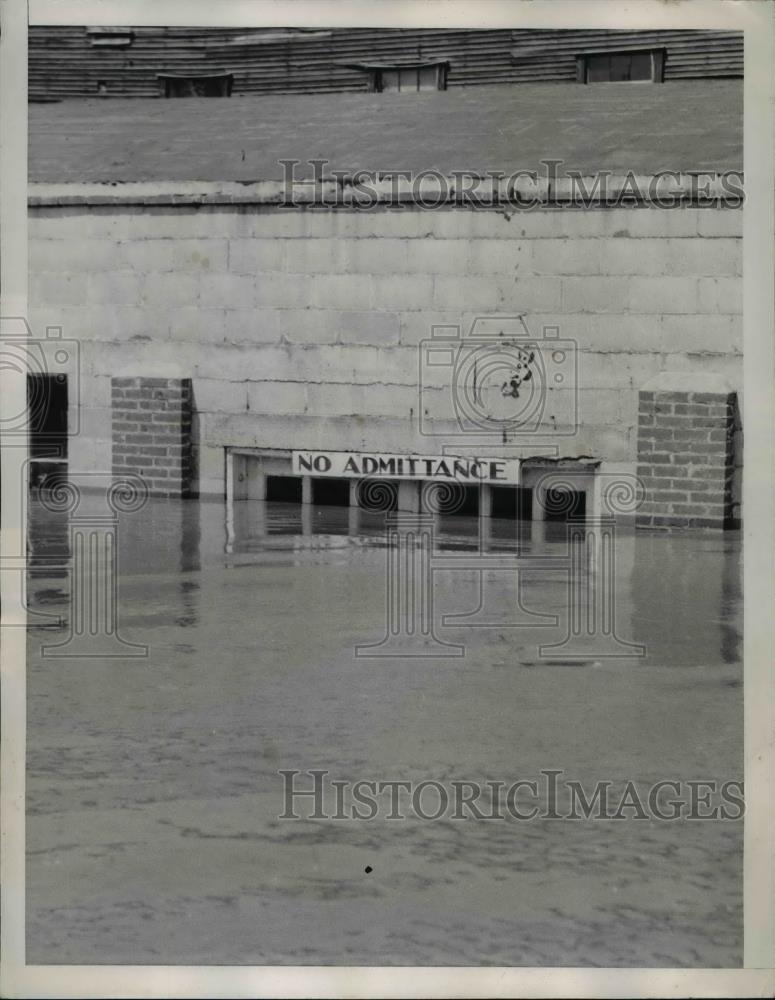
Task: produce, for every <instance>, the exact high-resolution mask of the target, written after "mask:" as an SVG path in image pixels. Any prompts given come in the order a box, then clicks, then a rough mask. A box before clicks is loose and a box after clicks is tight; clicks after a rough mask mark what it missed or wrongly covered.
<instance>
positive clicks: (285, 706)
mask: <svg viewBox="0 0 775 1000" xmlns="http://www.w3.org/2000/svg"><path fill="white" fill-rule="evenodd" d="M30 510H31V516H30V536H31V550H32V551H33V552H34V553H35V555H34V560H33V561H34V565H33V566H32V567H31V578H32V579H33V580H34V586H32V587H31V588H30V597H31V600H32V601H33V602H34V603H36V604H37V605H38V606H39V607H41V608H43V606H44V605H45V607H46V608H47V609H50V608H51V606H52V603H51V602H53V603H54V604H56V603H57V602H59V603H60V604H61V606H62V609H63V611H64V612H65V613H66V612H67V603H66V600H67V597H68V595H69V588H70V581H69V579H68V578H67V576H63V575H62V574H63V573H64V574H66V573H67V568H68V550H67V537H68V535H67V525H66V520H63V518H62V517H61V516H55V515H52V514H51V513H50V512H46V511H40V510H36V509H35V505H34V503H31V506H30ZM433 526H434V532H435V536H436V540H437V542H438V544H437V546H436V549H435V550H434V553H433V558H434V560H435V561H437V562H438V565H439V566H441V568H437V569H435V570H434V574H435V576H434V581H435V587H436V590H437V608H436V612H437V616H436V625H437V627H438V628H439V630H440V634H441V635H442V636H443V639H444V640H445V641H447V642H449V643H461V644H465V646H466V655H465V656H463V657H459V658H457V659H455V658H451V657H450V658H446V659H445V658H440V659H434V660H428V661H425V662H423V661H422V660H414V661H409V660H408V659H401V658H400V657H396V658H394V659H392V660H388V661H384V660H371V661H369V662H368V663H367V662H365V661H364V660H358V659H356V658H355V657H354V655H353V649H354V647H355V645H356V644H368V643H374V642H379V640H380V638H381V636H382V635H383V634H384V628H385V593H386V552H385V549H384V546H385V530H384V519H383V518H382V517H381V516H380V515H377V514H373V513H369V512H363V511H359V510H357V509H353V508H332V507H314V506H306V507H298V506H292V505H288V504H283V503H265V504H264V503H258V502H252V501H251V502H244V503H238V504H235V505H234V507H233V509H232V510H231V511H227V510H226V509H225V506H224V504H223V503H219V502H215V501H214V502H203V503H197V502H192V501H183V502H176V501H168V500H165V501H151V502H149V503H148V504H147V505H146V506H145V507H144V508H143V509H142V510H141V511H139V512H138V513H136V514H131V515H122V516H121V518H120V520H119V529H118V542H119V547H120V552H119V576H120V579H119V597H120V608H119V613H120V626H121V634H122V636H124V637H125V638H126V639H127V640H128V641H132V642H136V643H144V644H147V646H148V649H149V656H148V658H147V659H144V660H138V661H136V662H132V663H128V662H127V661H122V660H120V659H117V660H112V661H109V660H99V659H96V658H95V659H93V660H90V661H86V660H84V661H79V660H74V661H70V662H68V663H67V664H65V665H64V666H63V664H62V661H57V660H48V659H46V658H44V657H43V656H41V653H40V648H41V643H42V641H43V640H42V638H41V636H42V631H39V632H34V633H33V632H31V633H30V645H29V656H28V667H29V669H28V674H29V676H28V693H29V700H28V729H27V732H28V748H29V757H28V772H27V777H28V783H27V788H28V825H27V829H28V846H29V852H30V853H29V858H28V881H27V885H28V892H29V895H28V899H27V912H28V919H29V924H28V926H29V928H30V932H29V938H28V953H29V954H30V955H31V956H32V959H33V960H34V961H36V962H54V961H61V962H64V963H68V962H72V963H84V964H93V963H94V962H100V961H102V962H106V961H110V962H118V963H119V964H121V963H123V962H126V961H135V962H137V961H143V962H146V963H154V962H156V963H158V964H178V963H186V962H196V963H200V964H208V963H216V962H221V963H225V964H239V963H240V962H248V961H252V962H254V963H255V964H262V962H263V963H266V962H269V963H271V962H277V963H280V964H282V963H286V962H290V963H298V962H302V963H303V962H309V963H313V964H325V963H331V964H380V963H383V964H399V965H400V964H404V965H407V964H413V963H416V962H419V963H420V964H422V963H432V962H442V963H443V964H455V963H465V964H481V963H490V964H503V965H508V964H530V963H532V964H546V965H552V964H554V965H557V964H560V963H562V962H563V961H568V960H569V951H568V948H569V945H568V941H572V942H576V944H575V945H573V949H574V950H573V951H572V960H573V962H574V964H580V965H584V964H587V965H588V964H595V965H603V966H605V965H612V964H617V963H619V964H623V963H627V964H629V965H635V966H637V965H644V964H646V965H658V966H666V965H698V966H700V965H714V964H716V965H734V964H738V963H739V962H740V955H741V940H742V930H741V928H742V918H741V912H742V911H741V899H742V893H741V886H742V881H741V866H740V858H741V856H742V829H741V825H740V824H723V823H703V824H697V823H681V824H666V823H663V824H653V823H643V824H639V823H622V824H618V823H617V824H611V823H579V824H570V823H560V824H557V823H552V822H551V821H547V822H537V823H530V824H516V825H515V824H503V825H499V826H498V829H497V830H496V829H494V827H495V826H496V824H487V823H476V822H471V823H442V822H440V823H415V824H409V823H403V824H394V823H390V822H386V823H381V822H379V821H376V822H374V823H369V824H360V825H357V824H353V823H345V824H335V823H328V824H319V825H316V824H315V823H312V822H309V823H304V824H299V825H294V824H290V825H289V824H283V823H279V822H278V820H277V816H278V814H279V813H280V812H281V811H282V809H283V801H282V785H281V783H280V782H279V781H278V775H277V771H278V768H297V769H299V770H306V769H308V768H310V767H322V768H326V769H328V770H329V771H330V773H331V775H332V776H333V777H343V778H366V779H375V780H379V779H383V778H384V779H395V778H396V777H400V778H402V779H403V778H414V779H422V780H424V779H436V780H438V779H443V780H447V779H450V778H459V779H479V780H481V779H482V778H483V777H492V778H495V779H504V780H506V781H509V780H515V779H517V778H527V779H532V778H534V777H535V776H536V774H537V773H538V771H539V769H541V768H547V767H549V768H551V767H559V768H564V769H565V771H566V773H568V775H569V777H571V778H573V779H578V780H582V781H584V782H585V784H586V786H587V787H588V788H590V787H591V785H590V784H589V783H590V782H593V781H597V780H609V779H610V780H613V781H624V780H629V779H630V778H632V779H633V780H636V781H638V782H645V783H648V782H653V781H656V780H661V779H673V778H680V779H682V780H684V779H691V780H696V779H704V778H706V777H712V778H719V779H722V780H725V779H736V778H739V777H740V776H741V773H742V692H741V690H740V689H739V687H738V686H736V685H739V682H740V678H741V671H740V667H739V659H738V658H739V656H740V654H741V644H740V629H741V623H742V615H741V610H742V600H741V590H740V549H739V545H740V539H739V535H737V534H727V535H723V536H722V535H702V534H690V533H685V534H680V533H675V534H648V533H637V534H636V533H633V532H628V531H626V530H624V529H618V530H617V534H616V552H615V555H616V570H617V573H616V580H617V589H616V616H617V623H620V624H621V634H622V636H623V637H625V638H627V639H628V640H633V641H636V642H640V643H642V644H643V645H645V646H646V649H647V655H646V656H645V657H644V658H643V659H642V660H637V661H633V660H628V659H626V658H621V659H615V658H614V659H611V660H608V661H605V662H601V661H592V660H587V661H583V662H582V661H581V660H578V661H576V660H575V659H572V658H567V660H565V661H559V662H557V663H550V662H546V661H541V660H539V659H538V658H537V657H536V653H535V649H536V647H537V646H538V645H539V644H541V643H551V642H554V641H556V640H557V639H558V638H561V632H560V633H559V634H558V628H560V627H561V626H562V624H563V622H565V621H566V620H567V613H566V611H567V604H568V593H569V586H570V583H572V581H573V571H571V570H569V568H568V564H567V551H568V543H567V537H566V531H565V529H564V527H563V526H562V525H558V524H551V523H550V524H542V523H539V522H524V523H521V524H519V523H516V522H513V521H508V520H499V519H493V520H490V521H489V522H483V523H482V524H481V525H480V523H479V522H478V520H477V519H476V518H470V517H446V518H443V519H442V518H439V519H437V520H436V521H435V522H434V525H433ZM46 553H48V554H49V555H50V556H51V560H50V561H48V562H47V561H45V560H44V555H45V554H46ZM480 553H481V554H482V555H483V557H485V558H487V559H490V560H491V562H490V563H488V564H487V568H485V569H482V568H481V567H479V568H477V566H478V564H477V562H476V560H477V558H479V555H480ZM514 555H518V556H519V557H520V558H521V557H523V556H524V557H525V558H528V559H530V560H535V562H536V563H541V562H542V561H543V563H544V567H543V568H541V567H540V566H537V565H536V566H533V567H532V568H531V569H526V570H524V571H522V570H520V572H519V574H517V573H516V572H515V570H514V567H513V566H512V565H511V563H510V562H509V559H510V557H512V556H514ZM57 560H64V562H61V561H60V562H57ZM500 560H502V561H500ZM434 565H436V562H435V563H434ZM444 566H446V568H444ZM461 567H462V568H461ZM546 567H551V568H550V569H547V568H546ZM55 572H56V573H59V576H56V577H54V576H53V574H54V573H55ZM46 574H49V576H51V578H50V579H49V577H48V576H47V575H46ZM46 601H48V602H49V603H48V604H46V603H45V602H46ZM455 614H458V615H460V616H461V617H460V619H459V620H456V621H448V622H447V623H446V624H445V623H444V621H443V618H444V616H445V615H447V616H454V615H455ZM517 614H521V615H522V619H521V620H519V619H515V618H514V616H515V615H517ZM477 615H478V618H477ZM463 616H468V617H467V618H464V617H463ZM509 616H511V618H510V617H509ZM547 618H550V619H554V618H557V619H559V621H560V626H555V625H553V624H552V622H549V623H548V625H547V623H546V621H545V620H544V619H547ZM509 622H511V625H512V626H516V627H509ZM375 859H376V862H377V863H376V864H375ZM367 864H368V865H370V866H372V867H373V869H374V871H373V874H372V875H370V876H369V878H368V879H367V878H366V876H365V875H364V868H365V866H366V865H367ZM181 913H185V914H186V919H185V920H181V919H180V914H181ZM246 914H247V917H246ZM256 927H260V931H261V932H260V933H256ZM363 928H366V929H367V936H360V935H359V931H360V930H361V929H363ZM267 935H269V937H268V936H267ZM272 935H274V937H272ZM515 942H517V943H518V945H519V946H517V945H516V944H515Z"/></svg>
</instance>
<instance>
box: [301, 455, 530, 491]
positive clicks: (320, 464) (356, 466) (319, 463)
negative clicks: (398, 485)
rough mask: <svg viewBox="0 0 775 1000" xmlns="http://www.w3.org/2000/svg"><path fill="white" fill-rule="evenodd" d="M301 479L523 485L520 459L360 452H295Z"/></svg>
mask: <svg viewBox="0 0 775 1000" xmlns="http://www.w3.org/2000/svg"><path fill="white" fill-rule="evenodd" d="M291 457H292V463H293V465H292V468H293V472H294V474H295V475H297V476H337V477H341V478H344V479H362V478H364V477H368V478H369V479H374V478H377V479H379V478H382V479H437V480H450V481H453V482H458V483H505V484H510V485H512V486H516V485H517V484H518V483H519V459H516V458H455V457H454V456H453V455H440V456H431V455H381V454H375V453H373V452H358V451H294V452H293V453H292V456H291Z"/></svg>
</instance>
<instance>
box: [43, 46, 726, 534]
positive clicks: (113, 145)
mask: <svg viewBox="0 0 775 1000" xmlns="http://www.w3.org/2000/svg"><path fill="white" fill-rule="evenodd" d="M153 30H154V29H143V30H142V31H129V30H128V31H127V32H126V37H122V38H118V37H117V35H116V36H109V35H105V34H100V33H99V32H97V33H90V32H89V29H71V30H70V33H69V35H68V39H69V41H67V40H66V41H67V45H64V47H62V46H60V50H58V51H59V58H60V59H61V60H63V63H62V65H63V66H64V65H65V62H66V60H67V51H68V49H67V46H68V45H70V46H71V47H72V49H73V51H79V52H80V49H79V46H80V47H81V48H82V47H83V46H89V47H90V51H93V52H94V59H93V60H91V61H90V60H89V59H86V58H84V57H83V53H82V52H81V54H80V55H79V56H78V57H77V59H76V62H77V64H78V65H79V66H80V67H81V76H80V77H79V78H78V79H76V78H75V76H74V75H73V74H67V73H62V74H61V75H60V76H58V77H57V80H56V81H55V80H54V77H55V74H50V73H49V75H48V77H47V79H49V80H50V81H51V82H50V85H47V87H44V86H43V84H42V82H41V77H40V73H39V70H40V63H39V61H36V56H35V52H36V49H35V45H36V44H38V43H36V37H37V36H36V35H35V33H34V32H33V35H32V45H33V48H32V50H31V66H32V70H31V73H32V76H31V94H32V96H33V98H34V97H35V96H36V95H37V97H38V98H39V99H41V100H43V103H41V104H39V105H38V104H33V105H32V106H31V108H30V137H31V150H30V170H31V182H32V183H31V185H30V238H31V248H30V253H31V259H30V263H31V278H30V282H31V283H30V321H31V324H32V327H33V331H34V333H35V335H36V336H37V337H38V338H39V339H41V340H46V338H47V337H48V339H51V337H53V338H54V339H56V338H59V337H61V338H64V339H65V340H71V341H73V342H74V344H75V345H76V349H74V350H72V351H71V352H69V354H68V358H69V360H68V362H67V364H66V365H65V366H64V368H63V371H62V372H61V373H60V374H61V375H64V376H65V377H66V382H65V383H63V381H62V380H60V382H59V383H58V384H59V385H60V389H59V390H58V392H59V397H58V398H59V400H60V404H59V411H60V412H62V413H67V414H68V416H67V421H68V431H69V433H70V439H69V443H68V446H67V450H68V452H69V453H68V454H67V456H66V459H67V461H68V462H69V464H70V466H71V468H73V469H78V470H81V471H84V470H90V469H93V470H99V471H105V470H111V469H112V470H113V471H114V472H117V473H120V472H126V471H133V472H137V473H140V474H141V475H142V476H143V477H144V478H145V479H146V480H147V481H148V483H149V486H150V488H151V491H152V492H153V493H155V494H157V495H162V496H164V495H167V496H196V495H200V496H208V495H214V496H224V495H229V496H231V497H233V498H239V497H242V496H244V497H246V498H254V499H262V498H264V497H266V496H273V497H275V498H278V497H280V496H282V497H284V498H288V499H298V500H300V501H303V502H308V501H311V500H313V499H314V495H315V491H316V490H317V491H318V498H319V497H320V495H322V492H321V491H327V493H328V494H330V495H333V496H335V497H336V498H338V501H339V502H342V503H348V502H356V492H355V487H354V483H355V482H357V478H358V477H361V478H362V477H364V476H367V477H368V476H381V477H383V478H386V479H388V480H390V481H391V482H392V483H395V484H396V485H397V503H398V505H399V506H400V507H401V508H403V509H409V510H412V509H417V508H418V506H419V504H420V485H419V484H421V483H422V482H423V481H424V480H427V479H442V480H443V479H444V478H445V477H447V475H448V474H449V477H450V478H453V479H456V480H460V479H461V476H462V479H463V481H465V482H466V483H467V484H470V485H476V486H477V491H476V492H477V496H478V498H479V502H480V503H481V504H482V508H481V509H482V510H483V512H484V513H487V512H489V511H490V510H491V509H493V507H494V506H495V507H498V508H499V509H506V508H508V507H509V505H512V506H513V507H514V509H519V510H521V511H522V512H523V514H526V513H527V512H528V511H529V512H530V515H531V516H532V517H534V518H541V517H544V516H546V515H547V503H546V496H545V490H544V489H543V487H542V486H541V483H542V482H544V478H543V477H544V474H545V472H546V470H547V469H550V470H552V469H553V470H561V471H562V476H563V483H564V488H566V490H567V491H570V492H571V493H573V494H574V495H575V496H577V497H578V498H583V499H579V503H583V504H584V505H585V508H586V509H590V507H592V506H594V507H596V508H599V507H600V505H601V503H602V500H601V487H600V484H601V483H603V482H604V481H605V477H606V475H608V474H611V473H623V474H626V475H629V476H633V477H635V476H637V477H638V479H639V481H640V487H639V488H641V489H642V491H643V496H642V498H641V499H642V502H641V503H640V505H639V507H638V510H637V515H636V517H637V523H638V524H640V525H643V526H704V527H719V528H720V527H724V526H729V525H734V524H736V523H738V522H739V519H740V515H741V511H740V478H741V457H740V455H741V448H740V440H741V428H740V419H739V411H740V407H739V393H740V390H741V385H742V355H741V344H742V330H741V310H742V305H741V303H742V281H741V259H742V257H741V243H742V240H741V235H742V229H741V227H742V211H741V207H742V174H741V170H742V80H740V79H736V77H738V76H740V75H741V74H742V66H741V58H742V55H741V54H742V43H741V36H739V35H738V34H735V33H714V32H710V33H697V32H666V33H654V32H650V33H645V34H643V33H636V32H518V31H515V32H482V33H478V32H453V33H449V34H445V33H443V32H439V31H436V32H430V31H428V32H409V33H399V32H393V33H391V32H384V31H381V32H379V36H380V43H379V45H376V43H375V45H372V44H371V41H370V33H369V32H365V31H364V32H359V31H351V32H349V33H347V32H341V31H332V32H328V33H326V32H310V33H303V32H289V33H287V34H288V36H289V37H283V38H272V37H271V34H269V35H266V36H265V37H264V38H263V41H262V40H261V39H259V40H258V41H256V39H255V38H252V39H251V38H246V37H245V33H244V32H243V33H241V34H240V33H234V32H232V33H231V34H224V33H212V32H211V33H210V34H211V35H214V34H217V36H218V37H217V38H213V40H212V45H210V46H209V47H208V45H204V46H202V45H199V44H198V43H197V44H196V45H195V44H194V42H195V41H196V39H194V37H193V35H194V34H195V33H191V32H189V35H188V36H186V33H185V32H182V34H181V33H180V32H179V33H178V34H177V35H175V32H173V31H172V29H165V31H166V34H164V33H163V32H161V33H160V30H159V31H157V32H156V35H155V36H154V35H153ZM37 31H38V32H39V33H40V32H43V33H45V32H47V31H48V32H51V31H53V29H37ZM181 31H182V29H181ZM76 32H79V33H80V34H78V37H76V34H75V33H76ZM200 34H201V33H200ZM401 34H403V35H405V36H406V35H411V36H412V37H411V38H407V37H404V39H403V41H401V42H400V44H399V41H400V39H399V37H398V36H399V35H401ZM114 35H115V33H114ZM393 35H395V36H396V37H392V36H393ZM523 35H524V36H525V37H522V36H523ZM537 35H541V36H546V37H542V38H536V37H535V36H537ZM625 35H626V36H627V37H626V38H625V37H624V36H625ZM71 36H72V37H71ZM320 36H326V37H320ZM414 36H416V37H414ZM559 36H562V37H559ZM566 36H567V37H566ZM571 36H574V37H571ZM668 36H669V37H668ZM681 36H686V37H681ZM689 36H691V37H689ZM154 38H155V41H154ZM441 40H443V41H444V43H445V44H444V45H443V46H442V45H441ZM38 42H40V39H38ZM528 42H529V43H530V44H528ZM162 43H163V44H162ZM253 43H255V45H253ZM41 44H42V43H41ZM153 45H157V49H156V52H157V55H156V56H155V57H153V58H151V57H149V56H148V55H147V53H148V51H150V50H151V49H152V48H153ZM160 45H161V49H159V46H160ZM219 46H220V47H219ZM251 46H253V47H251ZM278 46H279V49H278V48H277V47H278ZM380 46H381V47H380ZM391 46H392V47H391ZM440 46H441V47H440ZM50 49H51V46H50V45H49V50H50ZM302 49H303V50H304V52H305V53H307V52H309V53H313V52H314V53H318V58H317V61H316V60H312V59H310V60H309V61H306V62H304V65H303V66H301V64H299V67H298V69H297V71H296V72H295V73H294V74H291V75H292V79H291V78H290V77H288V75H287V73H286V74H285V75H283V73H281V72H280V70H279V69H278V68H277V66H278V64H277V63H276V62H273V61H272V59H268V60H267V58H264V60H263V62H262V60H261V58H260V57H259V55H256V53H257V52H259V53H270V54H271V53H272V52H275V54H276V52H277V51H283V52H286V53H287V52H294V53H295V52H297V51H301V50H302ZM367 50H368V52H369V53H370V54H369V55H368V57H367V56H366V55H365V54H364V53H366V52H367ZM41 51H42V50H41ZM160 52H161V54H159V53H160ZM194 52H197V53H198V55H197V56H196V59H195V58H194V55H193V54H192V53H194ZM227 52H233V53H234V56H235V60H236V61H229V60H228V59H227V58H226V56H225V53H227ZM142 53H145V54H146V55H145V56H144V57H143V58H142V59H140V58H139V56H140V55H141V54H142ZM176 53H177V54H176ZM208 53H209V54H208ZM251 53H252V55H251ZM133 54H134V55H133ZM550 54H551V57H550ZM249 55H250V59H248V56H249ZM135 57H137V58H135ZM99 59H102V60H109V59H112V60H113V63H111V65H113V64H114V63H115V65H116V66H119V67H123V68H122V69H121V72H120V73H119V72H118V71H117V72H116V75H115V76H110V75H109V74H108V73H107V70H105V71H104V72H103V77H104V78H105V79H104V80H103V77H100V78H99V80H102V81H103V83H106V86H105V87H103V88H100V87H99V86H97V89H96V90H95V89H94V86H92V84H93V82H94V81H93V80H92V75H93V74H92V68H93V67H94V66H95V65H97V63H96V62H95V60H99ZM197 59H198V60H199V61H198V62H197ZM251 59H252V60H253V62H252V63H251V61H250V60H251ZM116 60H118V62H117V61H116ZM122 60H123V61H122ZM240 60H241V61H240ZM128 61H132V62H134V65H128ZM105 65H107V62H106V63H105ZM285 65H286V67H287V65H290V64H288V63H287V61H286V63H285ZM487 66H489V67H490V71H489V72H488V71H486V70H485V67H487ZM36 67H37V69H36ZM90 67H92V68H90ZM251 67H252V68H251ZM260 67H263V69H262V70H261V72H259V68H260ZM272 67H274V69H272ZM313 67H317V69H316V70H315V72H317V73H318V75H317V76H316V75H315V72H313ZM141 68H142V72H141V71H140V70H141ZM151 70H153V72H151ZM101 72H102V71H101ZM90 74H92V75H90ZM262 74H263V75H262ZM219 77H223V78H226V77H230V78H231V79H230V80H229V81H227V82H226V83H224V82H223V81H221V83H217V82H214V81H216V79H217V78H219ZM207 80H209V81H210V82H209V83H207V82H206V81H207ZM85 81H86V82H85ZM106 81H107V82H106ZM181 81H182V82H181ZM186 81H187V82H186ZM197 81H199V82H197ZM203 81H204V82H203ZM98 82H99V81H98ZM291 91H294V92H291ZM86 93H91V94H97V93H99V94H103V95H105V96H112V95H120V96H116V97H115V98H113V99H111V100H103V99H99V98H92V99H83V95H84V94H86ZM141 94H142V95H143V96H150V95H151V94H156V95H160V96H161V97H162V98H163V97H165V96H166V97H174V96H178V95H185V94H201V95H205V96H207V95H209V96H220V97H222V98H224V99H221V100H205V101H201V100H194V99H189V100H167V99H157V100H144V99H140V97H139V95H141ZM229 95H231V96H229ZM59 97H63V98H65V99H64V100H59V99H58V98H59ZM52 98H53V100H52ZM49 335H50V336H49ZM66 353H67V352H66ZM65 368H66V369H67V370H64V369H65ZM76 369H77V370H76ZM63 384H64V385H65V386H66V392H65V390H64V389H62V388H61V386H62V385H63ZM61 430H62V428H59V431H60V433H61ZM48 432H49V433H50V434H54V433H56V432H57V428H48ZM34 447H35V441H34V435H33V451H34ZM420 457H424V458H425V459H427V460H428V461H429V462H430V461H431V460H434V461H435V462H436V464H435V465H431V464H426V465H422V464H419V458H420ZM445 457H447V458H452V459H453V460H457V462H458V463H459V464H458V465H457V466H453V467H452V468H451V471H449V473H448V469H449V466H447V467H446V468H445V466H444V465H443V464H442V465H439V461H441V460H443V459H444V458H445ZM64 458H65V456H64V455H63V454H62V449H61V448H60V449H59V460H60V462H61V461H63V460H64ZM513 460H516V461H517V462H518V463H519V466H518V472H516V473H514V474H512V473H511V472H509V471H507V470H508V469H509V468H510V466H507V464H504V463H508V462H510V461H513ZM348 461H349V463H350V464H349V466H348ZM415 462H416V464H414V465H410V463H415ZM337 463H338V464H337ZM461 470H465V471H464V472H461ZM323 479H325V483H324V484H323V485H322V486H321V485H320V482H319V481H322V480H323ZM332 491H333V492H332Z"/></svg>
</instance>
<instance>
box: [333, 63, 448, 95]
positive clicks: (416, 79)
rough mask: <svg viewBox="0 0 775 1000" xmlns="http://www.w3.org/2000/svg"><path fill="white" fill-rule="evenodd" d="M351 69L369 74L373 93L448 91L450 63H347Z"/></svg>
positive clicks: (370, 87) (370, 88)
mask: <svg viewBox="0 0 775 1000" xmlns="http://www.w3.org/2000/svg"><path fill="white" fill-rule="evenodd" d="M344 65H346V66H347V67H348V68H349V69H359V70H362V71H363V72H365V73H368V74H369V90H371V91H372V92H373V93H377V94H381V93H388V92H394V93H398V92H400V93H414V94H416V93H417V92H418V91H420V90H446V89H447V70H448V68H449V63H448V62H446V61H443V62H427V63H426V62H422V63H417V62H414V63H409V62H402V63H346V64H344Z"/></svg>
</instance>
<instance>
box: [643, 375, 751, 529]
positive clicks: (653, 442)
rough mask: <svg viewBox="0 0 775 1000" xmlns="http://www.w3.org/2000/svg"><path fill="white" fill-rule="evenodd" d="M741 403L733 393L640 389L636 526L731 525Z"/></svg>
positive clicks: (689, 526)
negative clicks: (640, 490)
mask: <svg viewBox="0 0 775 1000" xmlns="http://www.w3.org/2000/svg"><path fill="white" fill-rule="evenodd" d="M736 407H737V398H736V394H735V393H734V392H731V391H719V392H678V391H663V392H660V391H653V392H645V391H643V392H640V393H639V407H638V409H639V413H638V475H639V476H640V478H641V480H642V481H643V485H644V487H645V494H646V495H645V502H644V503H643V505H642V506H641V508H640V509H639V511H638V514H637V517H636V522H635V523H636V527H686V528H694V527H698V528H700V527H701V528H724V527H728V526H730V524H731V522H732V476H733V472H734V451H733V440H734V432H735V418H736Z"/></svg>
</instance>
